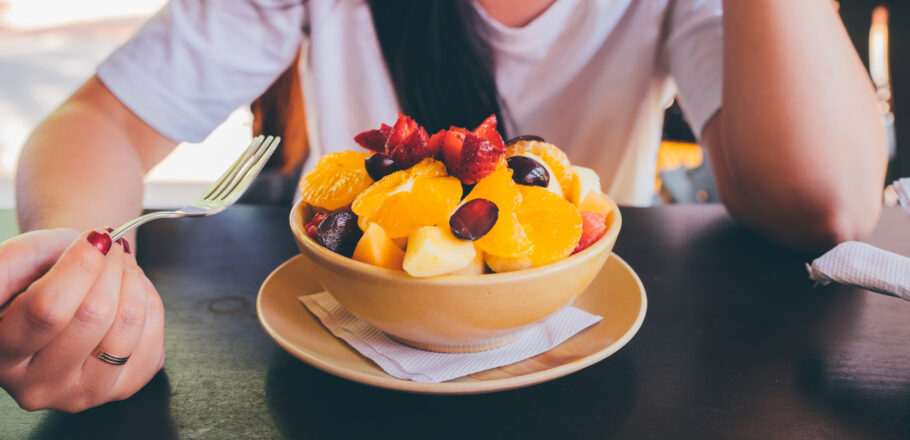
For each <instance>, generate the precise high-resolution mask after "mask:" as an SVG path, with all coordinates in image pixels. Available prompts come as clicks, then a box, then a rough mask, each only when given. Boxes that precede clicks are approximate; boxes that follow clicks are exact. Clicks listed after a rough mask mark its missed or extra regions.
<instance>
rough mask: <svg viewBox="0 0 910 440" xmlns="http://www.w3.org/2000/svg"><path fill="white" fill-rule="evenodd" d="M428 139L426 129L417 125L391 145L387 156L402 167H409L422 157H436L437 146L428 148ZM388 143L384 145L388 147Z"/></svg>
mask: <svg viewBox="0 0 910 440" xmlns="http://www.w3.org/2000/svg"><path fill="white" fill-rule="evenodd" d="M393 135H394V130H393ZM391 139H392V138H391V137H390V138H389V140H391ZM428 139H429V138H428V136H427V131H426V130H425V129H424V128H423V127H418V128H417V129H416V130H414V131H412V132H411V134H409V135H408V137H407V138H405V139H404V140H403V141H402V142H401V143H400V144H398V145H395V146H392V147H391V150H390V151H389V157H391V158H392V160H394V161H395V163H396V164H398V166H400V167H401V168H402V169H404V168H410V167H411V166H413V165H414V164H416V163H417V162H420V161H421V160H423V159H424V158H427V157H436V153H438V152H439V148H438V147H437V148H436V149H435V150H434V149H432V148H430V145H429V140H428ZM389 145H390V143H387V144H386V147H387V148H388V147H389Z"/></svg>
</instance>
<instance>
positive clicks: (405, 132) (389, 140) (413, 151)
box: [354, 113, 444, 169]
mask: <svg viewBox="0 0 910 440" xmlns="http://www.w3.org/2000/svg"><path fill="white" fill-rule="evenodd" d="M443 134H444V132H442V131H440V132H439V133H436V134H435V135H433V139H432V142H430V141H431V139H430V137H429V136H427V131H426V129H424V128H423V127H421V126H420V125H418V124H417V122H415V121H414V120H413V119H411V117H409V116H406V115H403V114H401V113H399V114H398V120H397V121H395V125H393V126H391V127H389V126H388V125H386V124H382V126H380V128H379V129H378V130H370V131H365V132H363V133H360V134H358V135H357V136H355V137H354V141H355V142H357V143H358V144H360V145H362V146H363V147H364V148H367V149H369V150H373V151H375V152H377V153H383V154H385V155H387V156H389V157H391V158H392V160H394V161H395V163H396V164H397V165H398V166H399V167H400V168H401V169H405V168H409V167H411V166H412V165H414V164H416V163H417V162H420V161H421V160H423V159H424V158H427V157H435V156H436V154H437V153H439V149H440V148H441V146H442V142H441V141H442V137H443Z"/></svg>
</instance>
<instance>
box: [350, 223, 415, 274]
mask: <svg viewBox="0 0 910 440" xmlns="http://www.w3.org/2000/svg"><path fill="white" fill-rule="evenodd" d="M351 258H353V259H355V260H357V261H362V262H364V263H367V264H372V265H373V266H379V267H384V268H386V269H392V270H402V262H403V261H404V251H403V250H401V248H399V247H398V246H397V245H396V244H395V242H393V241H392V239H390V238H389V236H388V234H386V233H385V230H384V229H382V226H379V225H377V224H376V223H370V224H369V226H367V230H366V231H364V232H363V237H361V238H360V241H358V242H357V247H356V248H354V255H353V256H352V257H351Z"/></svg>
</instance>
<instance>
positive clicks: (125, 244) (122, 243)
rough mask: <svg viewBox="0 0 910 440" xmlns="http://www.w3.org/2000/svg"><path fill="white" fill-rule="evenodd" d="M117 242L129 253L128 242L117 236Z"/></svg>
mask: <svg viewBox="0 0 910 440" xmlns="http://www.w3.org/2000/svg"><path fill="white" fill-rule="evenodd" d="M117 243H120V246H123V252H126V253H128V254H131V253H132V252H130V242H128V241H126V239H125V238H118V239H117Z"/></svg>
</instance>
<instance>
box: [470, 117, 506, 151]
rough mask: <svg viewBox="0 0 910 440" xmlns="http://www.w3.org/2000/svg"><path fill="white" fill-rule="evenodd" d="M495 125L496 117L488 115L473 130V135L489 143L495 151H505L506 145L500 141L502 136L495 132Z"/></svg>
mask: <svg viewBox="0 0 910 440" xmlns="http://www.w3.org/2000/svg"><path fill="white" fill-rule="evenodd" d="M496 124H497V121H496V115H490V116H489V117H487V119H485V120H484V121H483V122H482V123H481V124H480V125H478V126H477V128H475V129H474V134H475V135H476V136H479V137H481V138H483V139H486V140H487V141H489V142H490V143H491V144H493V146H494V147H496V149H498V150H500V151H506V144H505V142H503V141H502V136H501V135H500V134H499V132H498V131H496Z"/></svg>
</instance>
